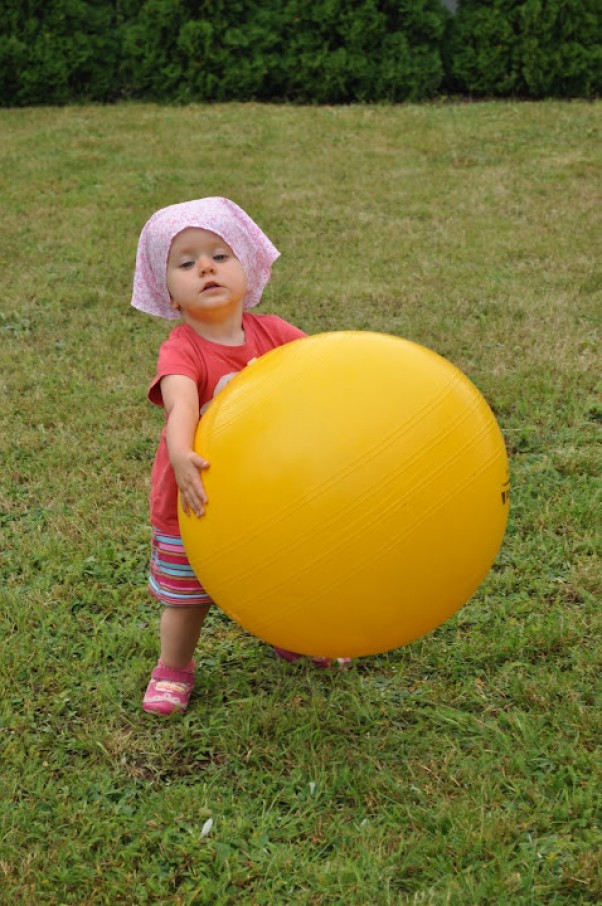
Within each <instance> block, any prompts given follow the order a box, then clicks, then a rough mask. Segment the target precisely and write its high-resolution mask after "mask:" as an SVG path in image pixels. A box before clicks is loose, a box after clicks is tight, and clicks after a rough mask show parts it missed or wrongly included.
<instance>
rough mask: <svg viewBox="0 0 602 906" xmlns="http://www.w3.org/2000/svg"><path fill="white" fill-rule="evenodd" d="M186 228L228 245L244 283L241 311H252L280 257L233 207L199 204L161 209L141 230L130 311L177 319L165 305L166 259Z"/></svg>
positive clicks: (219, 201) (208, 201)
mask: <svg viewBox="0 0 602 906" xmlns="http://www.w3.org/2000/svg"><path fill="white" fill-rule="evenodd" d="M188 227H199V228H200V229H203V230H210V231H211V232H212V233H216V234H217V235H218V236H221V238H222V239H223V240H224V241H225V242H227V243H228V245H229V246H230V248H231V249H232V251H233V252H234V254H235V255H236V257H237V258H238V260H239V261H240V263H241V264H242V266H243V269H244V272H245V275H246V278H247V294H246V296H245V298H244V301H243V304H244V307H245V308H252V306H253V305H257V303H258V302H259V300H260V299H261V294H262V292H263V290H264V287H265V285H266V283H267V282H268V280H269V279H270V274H271V272H272V264H273V263H274V261H275V260H276V258H278V256H279V255H280V252H279V251H278V250H277V249H276V248H275V247H274V246H273V245H272V243H271V242H270V240H269V239H268V237H267V236H266V235H265V233H263V232H262V230H260V229H259V227H258V226H257V224H256V223H255V222H254V221H253V220H251V218H250V217H249V215H248V214H245V212H244V211H243V210H242V208H239V207H238V205H237V204H234V202H233V201H229V200H228V199H227V198H200V199H198V200H196V201H185V202H182V203H181V204H173V205H170V206H169V207H168V208H162V209H161V210H160V211H157V212H156V213H155V214H153V216H152V217H151V218H150V220H148V221H147V223H146V224H145V226H144V228H143V230H142V233H141V234H140V240H139V242H138V252H137V255H136V271H135V273H134V292H133V295H132V305H133V306H134V308H138V309H140V311H144V312H146V313H147V314H149V315H157V316H158V317H159V318H168V319H169V320H174V319H176V318H178V317H179V315H178V312H177V311H174V309H173V308H172V307H171V305H170V300H169V292H168V291H167V283H166V272H167V258H168V255H169V249H170V248H171V244H172V242H173V240H174V238H175V237H176V236H177V235H178V233H181V232H182V230H185V229H187V228H188Z"/></svg>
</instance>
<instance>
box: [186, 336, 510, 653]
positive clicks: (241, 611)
mask: <svg viewBox="0 0 602 906" xmlns="http://www.w3.org/2000/svg"><path fill="white" fill-rule="evenodd" d="M195 449H196V450H197V451H198V452H199V453H200V454H201V455H202V456H204V457H206V458H207V459H208V460H209V462H210V463H211V467H210V469H209V470H208V471H206V472H204V473H203V480H204V482H205V487H206V490H207V495H208V498H209V503H208V505H207V509H206V514H205V515H204V516H203V517H201V518H196V517H195V516H186V515H185V514H184V513H183V511H182V510H181V509H180V528H181V533H182V538H183V541H184V546H185V549H186V552H187V555H188V558H189V560H190V563H191V564H192V567H193V569H194V571H195V573H196V574H197V575H198V577H199V579H200V580H201V582H202V583H203V584H204V586H205V587H206V589H207V591H208V592H209V594H210V595H211V596H212V597H213V599H214V601H215V602H216V603H217V604H218V606H219V607H220V608H222V609H223V610H224V611H225V612H226V613H227V614H228V615H229V616H230V617H232V619H234V620H235V621H236V622H237V623H239V624H240V625H241V626H243V627H244V628H245V629H246V630H248V631H249V632H251V633H253V634H254V635H256V636H259V637H260V638H261V639H264V640H265V641H267V642H270V643H271V644H272V645H276V646H279V647H282V648H287V649H289V650H291V651H296V652H299V653H301V654H311V655H323V656H330V657H354V656H359V655H368V654H376V653H379V652H383V651H387V650H390V649H393V648H397V647H399V646H401V645H405V644H407V643H409V642H411V641H413V640H414V639H416V638H418V637H419V636H422V635H424V634H425V633H427V632H430V631H431V630H433V629H435V627H437V626H439V625H440V624H441V623H443V622H444V621H445V620H446V619H447V618H448V617H450V616H451V615H452V614H453V613H455V612H456V611H457V610H458V609H459V608H460V607H461V606H462V605H463V604H465V603H466V601H468V599H469V598H470V597H471V596H472V595H473V593H474V592H475V591H476V589H477V588H478V586H479V585H480V583H481V582H482V580H483V579H484V578H485V576H486V575H487V573H488V571H489V569H490V567H491V564H492V563H493V561H494V559H495V557H496V555H497V552H498V550H499V548H500V545H501V543H502V539H503V536H504V531H505V527H506V522H507V518H508V495H509V478H508V460H507V457H506V451H505V447H504V442H503V438H502V435H501V432H500V429H499V427H498V425H497V423H496V420H495V418H494V416H493V414H492V412H491V410H490V409H489V407H488V405H487V403H486V402H485V400H484V399H483V397H482V396H481V394H480V393H479V391H478V390H477V389H476V387H475V386H474V385H473V384H472V383H471V382H470V381H469V380H468V378H467V377H466V376H465V375H463V374H462V372H461V371H459V370H458V369H457V368H456V367H455V366H454V365H452V364H450V363H449V362H448V361H446V360H445V359H443V358H441V357H440V356H438V355H437V354H436V353H434V352H432V351H430V350H428V349H425V348H424V347H422V346H419V345H417V344H415V343H411V342H409V341H407V340H403V339H400V338H398V337H393V336H389V335H386V334H376V333H369V332H353V331H350V332H337V333H325V334H320V335H318V336H313V337H307V338H305V339H301V340H297V341H295V342H293V343H290V344H288V345H286V346H282V347H279V348H278V349H275V350H273V351H271V352H269V353H268V354H267V355H265V356H262V357H261V358H260V359H258V360H257V361H255V362H254V363H252V364H251V365H250V366H248V367H247V368H246V369H245V370H244V371H243V372H241V373H240V374H238V375H237V376H236V377H235V378H234V379H233V380H232V381H231V383H230V384H229V385H228V386H227V387H226V388H225V389H224V390H223V391H222V392H221V393H220V394H219V395H218V396H217V398H216V399H215V400H214V402H213V403H212V404H211V406H210V407H209V409H208V411H207V412H206V414H205V415H204V416H203V418H202V419H201V422H200V424H199V427H198V430H197V435H196V438H195Z"/></svg>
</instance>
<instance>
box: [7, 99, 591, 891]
mask: <svg viewBox="0 0 602 906" xmlns="http://www.w3.org/2000/svg"><path fill="white" fill-rule="evenodd" d="M0 129H1V131H2V136H3V141H2V145H1V148H0V154H1V156H2V166H1V168H0V173H1V174H2V175H1V177H0V180H1V195H0V198H1V199H2V200H1V202H0V204H1V211H2V220H1V227H0V229H1V231H2V232H1V236H2V241H1V244H0V248H1V251H0V254H1V255H2V258H3V267H2V273H1V278H0V279H1V280H2V282H3V286H2V307H1V314H0V341H1V349H2V352H1V356H2V403H3V405H2V408H1V415H0V417H1V420H2V425H1V431H0V445H1V446H0V450H1V457H2V472H1V476H0V526H1V532H2V559H1V563H0V570H1V581H2V586H1V592H0V595H1V597H0V620H1V631H2V634H1V638H2V657H1V659H0V671H1V675H2V690H3V695H2V703H1V705H0V746H1V749H2V772H1V773H0V795H1V801H2V803H3V804H2V808H1V810H0V814H1V817H0V829H1V833H0V902H2V903H6V904H11V906H13V904H26V906H30V904H34V903H35V904H36V906H42V904H44V906H45V904H52V906H64V904H78V906H92V904H94V906H97V904H98V906H100V904H107V906H114V904H150V903H165V904H168V903H169V904H174V906H193V904H195V906H196V904H209V903H211V904H217V906H222V904H235V903H236V904H238V903H240V904H253V906H255V904H257V906H260V904H266V906H267V904H269V906H281V904H282V906H289V904H290V906H297V904H308V906H310V904H311V906H323V904H324V906H325V904H335V903H340V904H345V906H380V904H383V906H384V904H435V906H439V904H453V906H456V904H457V906H469V904H533V906H540V904H585V903H599V902H601V901H602V872H601V864H600V862H601V859H600V854H601V852H602V832H601V829H600V811H601V810H600V806H601V797H600V789H601V784H600V779H601V778H600V760H599V753H600V748H599V746H600V740H601V735H600V722H599V721H600V705H601V701H600V699H601V695H600V641H599V637H600V616H599V600H600V569H599V549H600V531H599V529H600V519H599V513H600V510H599V490H600V483H599V462H600V457H599V446H598V442H599V424H600V417H601V408H600V397H599V373H600V357H599V344H600V340H599V336H598V331H599V326H600V314H601V306H600V303H601V300H602V271H601V270H600V172H601V171H600V165H601V162H602V161H601V158H602V152H601V149H602V142H601V138H602V106H601V104H600V103H599V102H596V103H593V104H588V103H581V102H574V103H556V102H554V103H551V102H550V103H542V104H513V103H507V104H504V103H502V104H494V103H491V104H490V103H483V104H475V105H452V104H441V105H438V104H433V105H425V106H402V107H394V108H388V107H348V108H301V107H295V108H291V107H286V106H282V107H264V106H257V105H226V106H212V107H194V106H191V107H180V108H164V107H155V106H138V105H122V106H115V107H108V108H103V107H78V108H66V109H25V110H3V111H0ZM209 194H225V195H228V196H230V197H232V198H234V199H235V200H236V201H237V202H238V203H239V204H241V205H242V206H243V207H244V208H246V209H247V210H248V211H249V212H250V213H251V214H252V215H253V216H254V217H255V218H256V219H257V220H258V222H259V223H260V224H261V225H262V226H263V227H264V228H265V229H266V232H267V233H268V235H270V237H271V238H272V239H273V241H274V242H275V244H276V245H277V246H278V247H279V248H280V250H281V251H282V259H281V260H280V261H279V263H278V264H277V266H276V268H275V273H274V278H273V281H272V283H271V285H270V287H269V289H268V292H267V294H266V297H265V301H264V303H263V309H264V310H266V311H274V312H276V313H279V314H281V315H282V316H284V317H286V318H288V319H289V320H291V321H294V322H295V323H298V324H299V326H301V327H303V328H304V329H305V330H307V331H308V332H310V333H314V332H318V331H321V330H339V329H371V330H377V331H385V332H389V333H394V334H399V335H401V336H405V337H408V338H409V339H413V340H415V341H417V342H420V343H423V344H424V345H426V346H429V347H430V348H433V349H435V350H436V351H438V352H440V353H441V354H443V355H445V356H447V357H448V358H450V359H451V360H452V361H453V362H455V363H456V364H457V365H458V366H459V367H460V368H462V369H463V370H464V371H465V372H466V373H467V374H468V376H469V377H470V378H471V379H472V380H473V381H474V382H475V383H476V384H477V386H478V387H479V388H480V389H481V391H482V392H483V393H484V395H485V396H486V398H487V399H488V400H489V402H490V404H491V405H492V407H493V409H494V411H495V413H496V415H497V418H498V420H499V423H500V426H501V428H502V430H503V433H504V435H505V438H506V442H507V446H508V451H509V454H510V459H511V470H512V479H513V486H512V507H511V518H510V524H509V527H508V532H507V536H506V539H505V542H504V546H503V548H502V551H501V553H500V556H499V558H498V560H497V562H496V564H495V566H494V568H493V569H492V571H491V573H490V575H489V576H488V578H487V580H486V581H485V582H484V584H483V585H482V586H481V588H480V589H479V591H478V592H477V594H476V595H475V597H474V598H473V600H472V601H471V602H470V603H469V604H468V605H467V606H466V607H465V608H463V609H462V610H461V611H460V612H459V613H458V614H457V615H456V616H455V617H454V618H453V619H451V620H450V621H448V622H447V623H446V624H445V625H444V626H442V627H441V628H440V629H438V630H437V631H436V632H434V633H433V634H431V635H430V636H428V637H426V638H423V639H421V640H419V641H417V642H415V643H414V644H412V645H410V646H408V647H406V648H403V649H400V650H398V651H395V652H391V653H388V654H384V655H381V656H379V657H374V658H367V659H362V660H360V661H358V662H357V663H356V666H355V667H354V669H353V670H352V671H350V672H349V673H347V674H342V675H334V676H331V675H327V676H324V675H322V674H320V673H317V672H316V671H314V670H313V669H312V668H311V667H308V666H306V665H305V664H302V663H298V664H295V665H290V666H288V665H284V664H279V663H275V662H274V661H273V659H272V657H271V655H270V652H269V650H268V649H267V648H266V646H264V645H263V644H262V643H260V642H259V641H257V640H256V639H254V638H251V637H249V636H247V635H245V634H244V632H243V631H242V630H240V629H239V628H238V627H237V626H236V625H234V624H232V623H230V622H228V621H227V619H226V618H225V617H223V616H222V615H220V613H219V612H217V611H215V612H214V613H213V614H212V615H211V617H210V619H209V622H208V628H207V631H206V632H205V633H204V635H203V639H202V646H201V647H200V649H199V677H200V681H199V684H198V690H197V692H196V693H195V698H194V700H193V703H192V706H191V709H190V711H189V713H188V714H187V715H186V716H185V717H184V718H183V719H181V720H178V721H170V722H168V723H161V722H156V721H153V720H152V719H150V718H148V717H147V716H146V715H144V714H143V713H142V712H141V709H140V698H141V695H142V692H143V689H144V687H145V685H146V681H147V677H148V672H149V669H150V667H151V665H152V663H153V660H154V658H155V656H156V651H157V612H156V610H155V608H154V607H153V605H152V604H151V603H150V600H149V598H148V596H147V594H146V591H145V582H146V566H147V555H148V540H149V539H148V527H147V493H148V480H149V471H150V462H151V460H152V456H153V453H154V448H155V444H156V441H157V438H158V432H159V428H160V424H161V414H160V413H159V412H158V411H154V409H153V407H151V406H150V405H149V404H147V403H146V402H145V394H146V389H147V385H148V383H149V381H150V379H151V377H152V374H153V368H154V364H155V358H156V352H157V349H158V345H159V343H160V342H161V340H162V338H163V337H164V336H165V335H166V333H167V331H168V329H169V327H168V325H166V324H162V323H156V322H155V321H153V320H152V319H150V318H147V317H145V316H143V315H141V314H139V313H136V312H134V311H133V310H131V309H130V307H129V298H130V286H131V279H132V272H133V263H134V257H135V249H136V242H137V238H138V234H139V231H140V228H141V226H142V224H143V223H144V221H145V220H146V218H147V217H148V216H149V215H150V214H151V213H152V212H153V211H154V210H156V209H157V208H159V207H161V206H163V205H165V204H170V203H172V202H175V201H181V200H186V199H189V198H193V197H198V196H201V195H209ZM596 495H598V497H597V496H596ZM209 818H212V819H213V826H212V828H211V830H210V832H209V833H206V835H205V836H203V835H202V829H203V827H204V826H205V827H206V822H207V821H208V819H209Z"/></svg>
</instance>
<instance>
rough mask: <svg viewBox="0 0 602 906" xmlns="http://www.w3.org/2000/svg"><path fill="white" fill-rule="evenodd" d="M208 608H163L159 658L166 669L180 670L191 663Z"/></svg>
mask: <svg viewBox="0 0 602 906" xmlns="http://www.w3.org/2000/svg"><path fill="white" fill-rule="evenodd" d="M208 612H209V607H165V608H164V610H163V614H162V616H161V656H160V661H161V663H162V664H164V665H165V666H166V667H173V668H174V669H176V670H182V669H184V668H185V667H187V666H188V665H189V664H190V662H191V661H192V657H193V655H194V652H195V649H196V646H197V642H198V640H199V636H200V634H201V629H202V627H203V623H204V622H205V617H206V616H207V613H208Z"/></svg>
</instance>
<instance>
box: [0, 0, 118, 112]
mask: <svg viewBox="0 0 602 906" xmlns="http://www.w3.org/2000/svg"><path fill="white" fill-rule="evenodd" d="M0 15H2V21H3V23H4V27H5V31H6V36H5V37H3V38H2V39H1V40H0V103H2V104H3V105H4V106H21V105H27V104H65V103H68V102H70V101H76V100H101V101H105V100H110V99H112V98H114V97H115V96H116V95H117V94H118V92H119V85H118V81H117V71H118V58H119V44H118V37H117V34H116V30H115V23H116V9H115V6H114V4H111V3H107V2H106V0H51V2H48V3H45V2H44V0H37V2H36V0H30V2H27V3H23V2H19V0H4V2H3V3H2V4H1V6H0Z"/></svg>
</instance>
